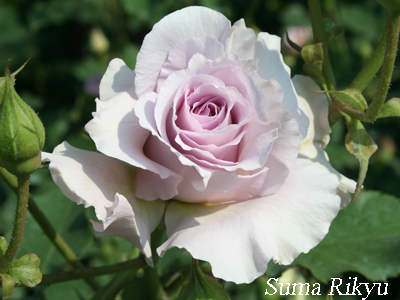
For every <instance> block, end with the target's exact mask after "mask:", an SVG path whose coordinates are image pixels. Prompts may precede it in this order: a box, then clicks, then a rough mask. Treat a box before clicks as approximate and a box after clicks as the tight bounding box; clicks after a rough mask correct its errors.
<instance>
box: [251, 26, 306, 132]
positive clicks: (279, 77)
mask: <svg viewBox="0 0 400 300" xmlns="http://www.w3.org/2000/svg"><path fill="white" fill-rule="evenodd" d="M253 58H256V59H258V60H259V61H258V64H257V66H258V70H257V73H258V75H259V76H260V77H261V78H263V79H265V80H269V79H274V80H276V81H278V83H279V85H280V86H281V88H282V90H284V91H285V94H284V98H283V102H282V106H283V109H285V110H287V111H289V112H290V113H291V114H292V115H293V116H295V117H296V119H297V121H298V122H299V125H300V132H301V135H302V136H303V137H305V136H306V135H307V129H308V125H309V121H308V117H307V115H306V114H305V113H304V111H303V110H302V109H300V108H301V107H302V105H303V104H302V103H301V102H300V100H298V98H297V94H296V92H295V89H294V86H293V83H292V81H291V79H290V68H289V67H288V66H287V65H286V64H285V63H284V61H283V57H282V54H281V39H280V38H279V37H278V36H275V35H270V34H268V33H265V32H261V33H259V34H258V38H257V42H256V45H255V49H254V57H253Z"/></svg>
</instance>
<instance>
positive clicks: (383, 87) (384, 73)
mask: <svg viewBox="0 0 400 300" xmlns="http://www.w3.org/2000/svg"><path fill="white" fill-rule="evenodd" d="M387 18H388V22H387V23H388V26H387V42H386V51H385V58H384V60H383V66H382V70H381V74H380V77H379V83H378V87H377V90H376V93H375V96H374V98H373V99H372V102H371V104H370V105H369V107H368V109H367V111H366V113H365V117H366V119H367V120H369V121H370V122H374V121H375V120H376V119H377V118H378V115H379V112H380V110H381V108H382V105H383V104H384V102H385V100H386V96H387V93H388V91H389V87H390V81H391V79H392V74H393V68H394V62H395V60H396V52H397V43H398V41H399V27H400V16H395V17H394V16H392V15H390V14H388V17H387Z"/></svg>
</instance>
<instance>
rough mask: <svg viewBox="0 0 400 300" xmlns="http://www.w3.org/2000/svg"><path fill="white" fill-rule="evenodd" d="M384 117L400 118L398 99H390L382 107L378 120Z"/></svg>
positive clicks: (399, 101) (399, 100) (399, 99)
mask: <svg viewBox="0 0 400 300" xmlns="http://www.w3.org/2000/svg"><path fill="white" fill-rule="evenodd" d="M386 117H400V98H392V99H390V100H389V101H388V102H386V103H385V104H384V105H383V106H382V109H381V111H380V112H379V115H378V118H386Z"/></svg>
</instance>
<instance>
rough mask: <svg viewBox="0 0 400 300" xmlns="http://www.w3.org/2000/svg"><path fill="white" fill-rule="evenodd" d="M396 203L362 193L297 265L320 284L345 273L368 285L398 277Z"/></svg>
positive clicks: (399, 226) (399, 243)
mask: <svg viewBox="0 0 400 300" xmlns="http://www.w3.org/2000/svg"><path fill="white" fill-rule="evenodd" d="M399 215H400V202H399V199H397V198H395V197H393V196H389V195H384V194H381V193H379V192H373V191H363V192H362V193H361V195H360V197H359V199H358V200H357V201H356V202H354V203H353V204H351V205H350V206H349V207H348V208H346V209H344V210H341V211H340V212H339V215H338V216H337V217H336V219H335V220H334V221H333V223H332V225H331V228H330V230H329V233H328V235H327V236H326V237H325V239H324V240H323V241H322V242H321V243H320V244H319V245H318V246H317V247H315V248H314V249H312V250H311V251H310V252H309V253H308V254H302V255H300V256H299V257H298V258H297V259H296V261H295V264H300V265H302V266H304V267H306V268H308V269H310V270H311V272H312V273H313V274H314V276H315V277H316V278H317V279H319V280H321V281H324V282H327V281H329V280H331V278H333V277H337V276H340V274H342V273H344V272H347V271H356V272H359V273H361V274H363V275H364V276H365V277H366V278H368V279H369V280H371V281H386V280H387V279H388V278H389V277H393V276H396V275H398V274H399V273H400V251H399V247H400V218H399Z"/></svg>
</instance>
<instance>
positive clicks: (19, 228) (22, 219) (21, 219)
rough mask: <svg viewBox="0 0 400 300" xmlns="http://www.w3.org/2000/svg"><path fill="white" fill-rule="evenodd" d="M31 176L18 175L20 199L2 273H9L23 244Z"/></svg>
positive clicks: (2, 265) (1, 263) (0, 269)
mask: <svg viewBox="0 0 400 300" xmlns="http://www.w3.org/2000/svg"><path fill="white" fill-rule="evenodd" d="M29 177H30V176H29V175H23V176H19V177H18V196H17V198H18V199H17V209H16V212H15V223H14V229H13V232H12V236H11V240H10V244H9V246H8V248H7V251H6V253H4V255H3V256H2V257H1V259H0V273H3V274H5V273H7V271H8V270H9V269H10V267H11V265H12V263H13V261H14V258H15V256H16V255H17V252H18V250H19V246H20V245H21V241H22V237H23V236H24V230H25V223H26V213H27V211H28V198H29Z"/></svg>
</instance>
